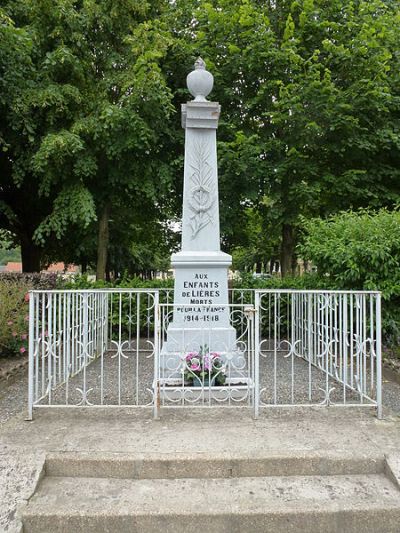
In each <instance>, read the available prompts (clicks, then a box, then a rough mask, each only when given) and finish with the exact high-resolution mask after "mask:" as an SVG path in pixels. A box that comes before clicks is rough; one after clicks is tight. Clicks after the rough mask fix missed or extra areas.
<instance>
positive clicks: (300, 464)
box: [45, 451, 386, 479]
mask: <svg viewBox="0 0 400 533" xmlns="http://www.w3.org/2000/svg"><path fill="white" fill-rule="evenodd" d="M385 465H386V462H385V458H384V457H383V456H382V455H359V456H355V455H354V454H351V455H350V454H349V453H344V452H341V453H337V452H336V453H334V452H329V451H328V452H323V453H319V454H318V453H315V452H314V453H309V452H308V453H299V452H298V451H295V452H293V451H292V452H288V453H286V454H283V453H282V454H279V455H276V454H275V455H274V454H271V453H269V454H268V455H263V456H255V455H254V454H253V455H252V456H251V457H246V456H243V455H228V454H226V453H223V454H221V455H218V453H214V454H212V455H209V454H205V453H193V454H174V455H173V456H171V454H164V455H163V454H160V453H158V454H142V455H140V454H132V453H131V454H129V453H99V452H97V453H93V452H90V453H87V452H79V453H77V452H75V453H71V452H58V453H51V454H48V455H47V457H46V463H45V471H46V475H47V476H59V477H103V478H109V477H111V478H121V479H155V478H163V479H181V478H232V477H266V476H302V475H304V476H306V475H321V476H324V475H340V474H342V475H344V474H378V473H382V472H383V471H384V470H385Z"/></svg>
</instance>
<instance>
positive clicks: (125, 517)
mask: <svg viewBox="0 0 400 533" xmlns="http://www.w3.org/2000/svg"><path fill="white" fill-rule="evenodd" d="M23 526H24V531H25V533H39V532H40V533H44V532H45V533H52V532H57V533H64V532H68V533H79V532H82V533H83V532H84V533H92V532H98V533H100V532H102V533H103V532H109V533H119V532H140V533H150V532H151V533H153V532H154V533H155V532H157V533H158V532H163V533H169V532H174V533H181V532H182V533H183V532H184V533H192V532H193V533H198V532H199V531H205V532H208V533H214V532H215V533H216V532H218V533H225V532H226V533H228V532H229V533H239V532H241V533H242V532H268V533H270V532H271V533H272V532H273V533H281V532H285V533H288V532H296V533H297V532H302V533H303V532H306V533H308V532H309V533H318V532H323V533H333V532H335V533H346V532H357V533H368V532H371V533H391V532H393V533H394V532H396V533H398V532H399V531H400V487H399V484H398V478H397V477H396V468H393V467H392V465H391V463H390V460H388V459H386V458H385V457H382V456H376V457H371V456H362V455H360V456H358V457H357V456H354V455H352V456H346V454H345V453H337V452H336V453H335V454H331V453H329V452H326V453H321V454H315V453H314V454H310V455H307V454H297V455H294V454H292V455H288V454H286V455H279V456H267V457H229V456H227V455H223V454H219V455H218V454H215V455H212V456H209V455H206V454H202V453H196V454H194V455H185V456H184V455H182V454H176V455H172V454H165V455H161V454H159V455H157V456H151V455H147V454H146V455H141V456H140V455H132V454H124V453H115V454H114V453H94V454H89V453H67V452H65V453H56V454H49V455H48V456H47V458H46V464H45V474H44V476H43V478H42V480H41V481H40V483H39V485H38V487H37V488H36V492H35V494H34V495H33V497H32V498H31V499H30V500H29V502H28V504H27V506H26V507H25V510H24V513H23Z"/></svg>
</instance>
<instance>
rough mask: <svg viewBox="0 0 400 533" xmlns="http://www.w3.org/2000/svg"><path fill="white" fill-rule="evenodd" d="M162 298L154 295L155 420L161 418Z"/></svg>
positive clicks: (156, 293)
mask: <svg viewBox="0 0 400 533" xmlns="http://www.w3.org/2000/svg"><path fill="white" fill-rule="evenodd" d="M159 311H160V298H159V292H158V291H156V292H155V294H154V377H153V418H154V420H158V419H159V418H160V413H159V408H160V376H159V373H160V316H159Z"/></svg>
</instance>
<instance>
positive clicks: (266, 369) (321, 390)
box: [0, 350, 400, 424]
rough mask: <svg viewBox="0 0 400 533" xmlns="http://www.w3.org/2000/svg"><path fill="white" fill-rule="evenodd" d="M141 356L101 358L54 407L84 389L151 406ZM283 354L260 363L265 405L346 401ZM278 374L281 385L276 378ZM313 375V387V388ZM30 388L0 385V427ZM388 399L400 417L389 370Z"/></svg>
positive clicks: (91, 396) (94, 398)
mask: <svg viewBox="0 0 400 533" xmlns="http://www.w3.org/2000/svg"><path fill="white" fill-rule="evenodd" d="M136 355H137V354H136V353H135V352H128V358H127V359H125V358H123V357H118V356H117V355H116V354H115V353H108V354H107V355H106V356H105V357H104V360H103V363H102V362H101V360H100V359H98V360H96V361H94V362H93V363H92V364H91V365H89V366H88V367H87V369H86V373H84V372H81V373H80V374H78V375H77V376H75V377H73V378H72V379H70V380H69V384H68V389H67V388H66V386H65V385H61V386H60V387H58V388H57V390H56V391H53V393H52V403H54V404H60V405H62V404H65V403H66V398H67V397H68V403H70V404H75V405H76V404H79V403H80V402H82V398H83V393H82V391H84V390H85V389H86V391H87V400H88V401H89V402H90V403H93V404H95V405H98V404H101V403H103V404H105V405H117V404H119V403H120V404H122V405H124V404H125V405H127V404H136V403H138V404H142V405H143V404H146V403H150V402H151V398H152V394H151V388H152V379H153V359H152V357H151V354H150V353H149V352H146V351H144V350H141V351H140V352H139V354H138V358H137V357H136ZM283 355H284V354H278V357H277V359H276V366H275V364H274V357H273V356H272V355H271V356H268V357H262V358H261V359H260V377H261V401H262V402H263V403H265V404H270V403H273V399H274V396H275V395H276V401H277V403H279V404H285V403H309V395H310V393H311V401H312V403H319V402H323V401H324V398H325V390H326V389H327V388H328V389H333V390H332V391H331V393H330V400H331V401H332V402H333V403H341V402H343V393H344V391H343V387H342V386H341V385H340V384H338V383H337V382H335V381H334V380H333V379H331V378H330V379H329V381H328V384H327V382H326V378H325V376H324V374H323V373H322V372H321V371H320V370H318V369H316V368H315V367H311V368H309V365H308V364H307V363H306V362H305V361H303V360H302V359H299V358H293V361H292V359H291V358H290V357H289V358H285V357H284V356H283ZM101 364H103V383H101ZM292 370H293V372H292ZM275 373H276V381H275V380H274V375H275ZM292 376H293V380H292ZM310 376H311V389H310V388H309V377H310ZM396 380H397V381H396ZM39 382H40V376H39ZM274 382H276V387H274ZM43 383H45V381H44V382H43ZM85 384H86V387H85ZM137 385H139V386H137ZM27 390H28V375H27V370H25V371H24V372H23V373H21V374H20V375H19V376H17V377H14V381H13V382H12V383H6V382H2V383H1V384H0V424H3V423H5V422H7V420H9V419H10V418H12V417H13V416H15V415H17V414H19V413H21V411H24V410H25V409H26V406H27ZM102 397H103V401H102ZM346 400H347V401H348V402H352V403H353V402H355V403H358V399H357V396H356V395H355V394H354V393H352V392H351V391H346ZM383 401H384V405H385V407H389V408H390V409H391V410H392V411H394V412H395V413H396V414H399V415H400V378H399V377H397V376H395V375H393V374H391V373H387V372H385V373H384V380H383ZM239 403H240V402H239Z"/></svg>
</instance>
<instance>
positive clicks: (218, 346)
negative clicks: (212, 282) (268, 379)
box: [154, 304, 257, 416]
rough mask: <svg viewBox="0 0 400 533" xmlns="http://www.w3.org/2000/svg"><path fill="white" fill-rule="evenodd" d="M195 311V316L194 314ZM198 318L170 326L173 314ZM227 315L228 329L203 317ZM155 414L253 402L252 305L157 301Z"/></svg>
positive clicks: (253, 345)
mask: <svg viewBox="0 0 400 533" xmlns="http://www.w3.org/2000/svg"><path fill="white" fill-rule="evenodd" d="M196 311H197V313H198V314H197V315H196V314H195V313H196ZM180 312H184V313H185V316H184V318H185V319H186V318H188V317H189V318H191V319H195V318H197V319H199V320H198V321H196V322H195V326H193V321H194V320H192V324H191V326H190V325H186V322H182V324H181V327H180V328H179V329H177V330H175V331H173V330H172V328H171V325H172V324H173V322H172V321H173V318H174V315H175V316H176V314H179V313H180ZM210 313H211V316H213V315H212V313H214V314H215V313H221V314H223V313H227V314H228V316H229V323H230V331H223V335H222V334H221V331H220V330H221V329H224V330H226V329H227V328H218V327H217V326H216V325H215V323H210V322H206V321H204V319H205V318H210ZM156 324H157V325H158V327H157V348H158V349H157V351H156V365H155V370H156V374H155V383H154V390H155V393H156V398H155V415H156V416H158V410H159V408H160V407H164V406H168V407H184V406H193V407H217V406H224V407H233V406H238V405H241V406H249V407H252V408H253V409H254V406H255V389H256V387H255V384H256V381H257V379H256V373H257V368H256V361H255V337H254V306H252V305H247V304H230V305H219V304H218V305H214V306H211V305H196V306H190V307H189V308H187V309H186V308H185V309H182V305H180V306H179V305H174V304H160V306H159V316H157V319H156Z"/></svg>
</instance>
